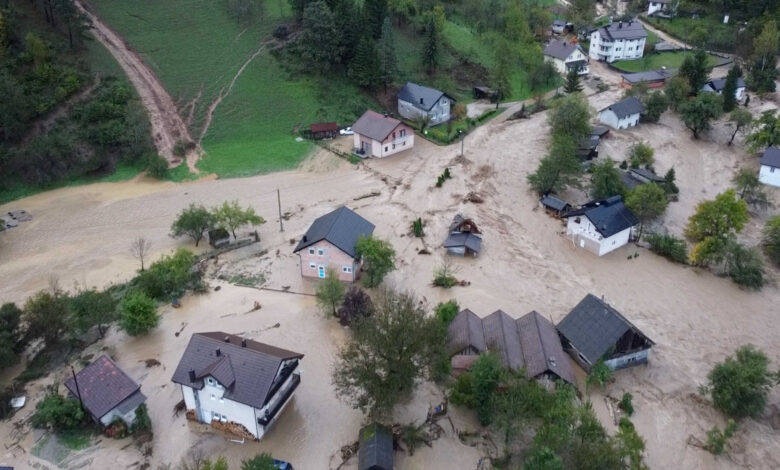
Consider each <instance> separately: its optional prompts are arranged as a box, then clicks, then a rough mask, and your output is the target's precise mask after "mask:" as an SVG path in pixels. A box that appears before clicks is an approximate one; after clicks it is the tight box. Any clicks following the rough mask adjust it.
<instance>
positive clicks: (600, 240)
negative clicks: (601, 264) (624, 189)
mask: <svg viewBox="0 0 780 470" xmlns="http://www.w3.org/2000/svg"><path fill="white" fill-rule="evenodd" d="M563 217H564V218H565V219H568V220H567V222H566V234H567V235H568V236H569V237H571V239H572V240H573V241H574V243H575V244H577V246H579V247H580V248H583V249H586V250H588V251H590V252H592V253H595V254H597V255H598V256H603V255H605V254H607V253H609V252H611V251H614V250H617V249H618V248H620V247H621V246H623V245H626V244H628V242H629V239H630V238H631V230H632V229H633V227H634V226H635V225H636V224H637V223H638V220H637V218H636V216H635V215H634V213H633V212H631V211H630V210H629V209H628V207H626V205H625V204H623V198H622V197H621V196H612V197H610V198H607V199H601V200H595V201H590V202H588V203H586V204H585V205H583V206H581V207H580V208H579V209H575V210H573V211H569V212H567V213H566V214H564V215H563Z"/></svg>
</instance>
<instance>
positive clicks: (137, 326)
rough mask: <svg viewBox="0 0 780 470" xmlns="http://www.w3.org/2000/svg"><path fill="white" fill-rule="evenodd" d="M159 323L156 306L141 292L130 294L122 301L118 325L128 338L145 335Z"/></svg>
mask: <svg viewBox="0 0 780 470" xmlns="http://www.w3.org/2000/svg"><path fill="white" fill-rule="evenodd" d="M159 322H160V317H159V316H158V315H157V305H156V304H155V302H154V300H152V299H150V298H149V297H147V296H146V295H145V294H144V293H143V292H137V291H136V292H131V293H129V294H127V295H126V296H125V298H124V299H123V300H122V318H121V319H120V321H119V323H120V326H121V327H122V329H123V330H125V331H126V332H127V334H129V335H130V336H138V335H143V334H146V333H148V332H149V331H151V330H152V329H154V328H155V327H156V326H157V324H158V323H159Z"/></svg>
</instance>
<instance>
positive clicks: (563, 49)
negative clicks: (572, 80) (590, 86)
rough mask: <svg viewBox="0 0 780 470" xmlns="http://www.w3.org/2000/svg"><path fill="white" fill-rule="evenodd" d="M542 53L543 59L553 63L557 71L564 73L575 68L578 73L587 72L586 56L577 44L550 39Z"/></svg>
mask: <svg viewBox="0 0 780 470" xmlns="http://www.w3.org/2000/svg"><path fill="white" fill-rule="evenodd" d="M542 54H543V55H544V61H545V62H549V63H551V64H553V65H554V66H555V70H557V71H558V73H561V74H564V75H565V74H567V73H569V71H570V70H571V69H576V70H577V73H579V74H580V75H587V74H588V71H589V70H588V57H587V56H586V55H585V51H583V50H582V46H580V45H579V44H575V43H572V42H571V41H567V40H559V39H552V40H550V42H548V43H547V45H546V46H545V47H544V51H543V52H542Z"/></svg>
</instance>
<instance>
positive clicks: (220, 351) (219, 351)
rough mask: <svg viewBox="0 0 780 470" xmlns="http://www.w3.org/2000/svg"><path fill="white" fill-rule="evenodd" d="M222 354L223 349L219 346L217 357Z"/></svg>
mask: <svg viewBox="0 0 780 470" xmlns="http://www.w3.org/2000/svg"><path fill="white" fill-rule="evenodd" d="M221 355H222V350H221V349H219V348H217V357H219V356H221Z"/></svg>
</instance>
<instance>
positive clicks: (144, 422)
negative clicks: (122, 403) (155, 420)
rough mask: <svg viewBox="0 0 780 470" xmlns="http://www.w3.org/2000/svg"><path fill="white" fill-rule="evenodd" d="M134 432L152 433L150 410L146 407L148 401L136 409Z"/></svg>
mask: <svg viewBox="0 0 780 470" xmlns="http://www.w3.org/2000/svg"><path fill="white" fill-rule="evenodd" d="M131 429H132V431H133V433H151V432H152V420H151V419H150V418H149V410H147V409H146V403H141V404H140V405H139V406H138V408H136V409H135V422H133V426H132V428H131Z"/></svg>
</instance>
